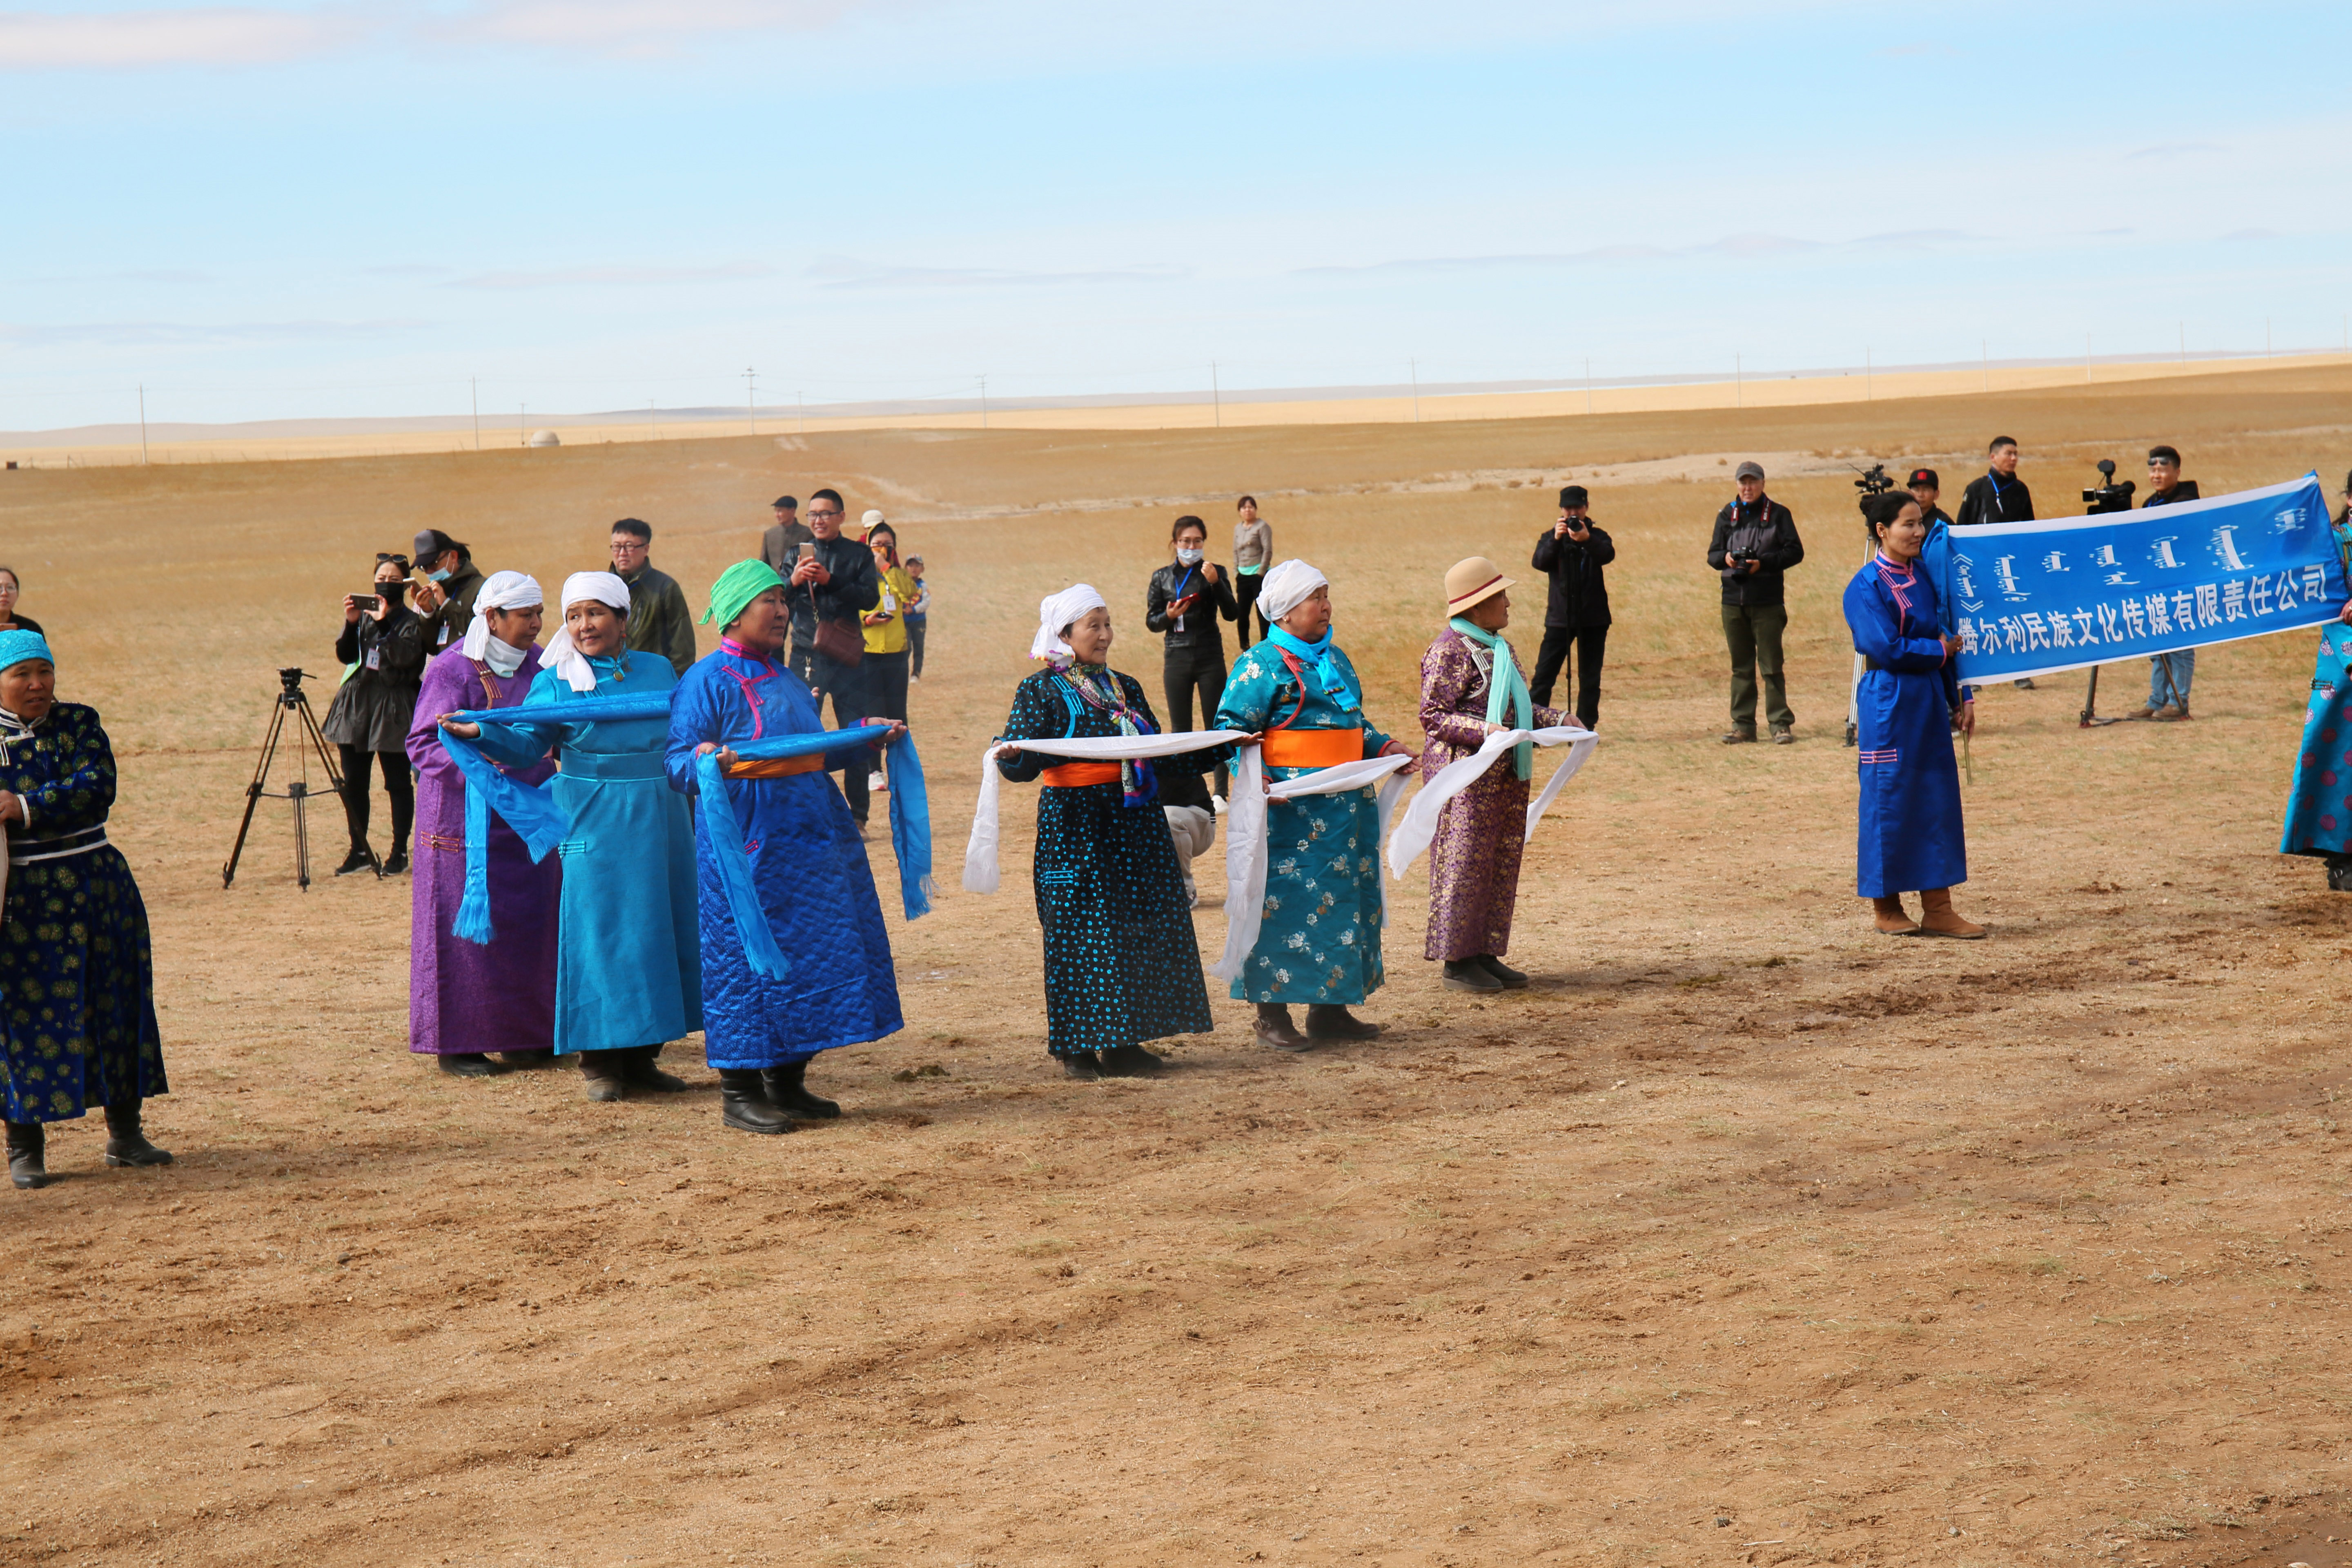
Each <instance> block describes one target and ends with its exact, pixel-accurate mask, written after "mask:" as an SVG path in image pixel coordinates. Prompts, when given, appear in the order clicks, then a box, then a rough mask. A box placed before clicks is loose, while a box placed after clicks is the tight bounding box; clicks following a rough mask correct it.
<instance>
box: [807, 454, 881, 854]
mask: <svg viewBox="0 0 2352 1568" xmlns="http://www.w3.org/2000/svg"><path fill="white" fill-rule="evenodd" d="M845 515H846V510H845V508H844V507H843V506H842V503H841V492H840V491H838V490H830V489H827V490H819V491H817V492H816V493H815V494H814V495H812V496H810V497H809V505H808V519H807V521H808V531H809V535H810V542H812V543H813V544H814V551H813V552H811V553H810V554H809V555H808V556H807V557H806V558H805V559H800V558H795V559H794V561H793V569H792V573H791V574H790V575H789V576H787V577H786V578H785V582H786V584H787V585H788V586H787V592H786V595H785V596H786V598H787V599H788V600H789V601H790V603H791V605H792V610H793V674H795V675H797V676H799V677H800V678H801V679H803V680H805V681H807V682H808V685H809V690H810V692H811V693H812V694H814V696H815V698H816V706H817V711H818V712H819V713H823V712H824V700H825V698H826V697H827V696H828V695H830V696H831V697H832V699H833V723H834V728H835V729H837V730H847V729H852V728H854V727H856V725H859V724H862V723H864V722H865V721H866V681H865V678H864V674H863V672H862V670H861V669H860V668H859V667H860V665H861V664H862V663H863V661H864V659H865V657H866V611H868V610H871V609H873V608H874V607H875V606H876V605H879V604H880V603H881V602H882V579H881V577H880V576H879V575H878V574H877V573H876V572H875V570H874V552H872V551H871V550H868V549H867V548H866V546H865V545H863V544H860V543H859V542H857V541H856V540H854V539H844V538H843V537H842V536H841V520H842V518H843V517H844V516H845ZM820 624H822V625H823V626H824V644H825V645H826V646H820V645H819V642H818V626H819V625H820ZM827 646H829V647H832V648H834V649H837V650H839V653H840V654H841V655H843V656H845V657H835V654H834V653H831V652H827V651H826V647H827ZM853 650H854V651H853ZM841 793H842V795H843V796H844V797H845V798H846V799H847V800H848V802H849V815H850V816H854V817H856V819H857V826H860V827H863V826H866V805H867V801H868V799H869V798H870V797H869V796H868V795H867V793H866V770H865V769H864V768H862V767H853V768H849V769H846V770H845V771H844V772H843V773H842V778H841Z"/></svg>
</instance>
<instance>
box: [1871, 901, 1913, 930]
mask: <svg viewBox="0 0 2352 1568" xmlns="http://www.w3.org/2000/svg"><path fill="white" fill-rule="evenodd" d="M1870 907H1871V910H1873V911H1874V923H1875V924H1876V925H1877V927H1878V931H1879V934H1880V935H1882V936H1917V935H1918V934H1919V922H1918V921H1915V920H1913V919H1912V918H1911V917H1910V916H1909V915H1906V914H1905V913H1904V912H1903V900H1902V899H1901V898H1900V897H1896V898H1891V899H1873V900H1870Z"/></svg>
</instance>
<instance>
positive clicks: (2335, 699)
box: [2279, 474, 2352, 893]
mask: <svg viewBox="0 0 2352 1568" xmlns="http://www.w3.org/2000/svg"><path fill="white" fill-rule="evenodd" d="M2334 526H2335V530H2336V552H2337V553H2338V554H2339V555H2341V556H2343V557H2344V559H2345V563H2346V567H2345V570H2346V575H2347V577H2352V474H2347V475H2346V476H2345V477H2344V506H2343V508H2342V509H2341V510H2338V511H2337V512H2336V521H2335V525H2334ZM2343 622H2344V623H2347V624H2339V625H2336V626H2323V627H2322V628H2320V633H2319V661H2318V663H2317V664H2316V665H2315V667H2314V668H2313V669H2312V672H2311V706H2310V709H2309V711H2308V713H2307V714H2306V716H2305V720H2304V725H2303V750H2302V752H2300V753H2298V754H2297V756H2296V758H2295V764H2294V789H2293V790H2292V791H2291V792H2290V793H2289V794H2288V795H2287V798H2286V829H2285V831H2284V833H2282V834H2281V835H2280V836H2279V853H2280V854H2282V855H2316V856H2318V857H2320V858H2323V859H2325V860H2326V862H2327V886H2328V889H2329V890H2330V891H2332V892H2337V893H2352V712H2347V706H2352V604H2347V605H2345V606H2344V614H2343Z"/></svg>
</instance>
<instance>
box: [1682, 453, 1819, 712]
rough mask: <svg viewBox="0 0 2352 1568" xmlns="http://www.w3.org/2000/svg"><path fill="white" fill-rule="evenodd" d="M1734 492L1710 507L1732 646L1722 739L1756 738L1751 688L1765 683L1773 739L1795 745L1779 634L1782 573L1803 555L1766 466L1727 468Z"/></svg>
mask: <svg viewBox="0 0 2352 1568" xmlns="http://www.w3.org/2000/svg"><path fill="white" fill-rule="evenodd" d="M1733 478H1735V479H1737V480H1738V483H1739V494H1738V498H1737V499H1735V500H1731V501H1730V502H1728V503H1727V504H1726V505H1725V507H1724V509H1723V510H1721V511H1719V512H1717V513H1716V514H1715V534H1714V536H1713V538H1711V539H1710V540H1709V541H1708V542H1707V547H1706V563H1707V564H1708V565H1709V566H1711V567H1713V568H1714V569H1715V572H1716V574H1717V576H1718V577H1720V578H1721V579H1722V580H1723V641H1724V646H1725V647H1727V648H1728V649H1729V650H1730V653H1731V729H1730V731H1729V732H1728V733H1727V734H1726V735H1725V736H1724V737H1723V743H1724V744H1725V745H1727V746H1737V745H1743V744H1745V743H1747V742H1751V741H1753V740H1755V739H1756V687H1757V684H1758V682H1759V681H1761V682H1762V684H1763V687H1764V716H1765V718H1766V720H1767V721H1769V722H1770V724H1771V726H1772V743H1773V744H1774V745H1776V746H1786V745H1790V744H1793V743H1794V742H1795V741H1796V739H1797V736H1796V725H1797V716H1796V715H1795V714H1794V713H1791V712H1790V710H1789V683H1788V679H1787V678H1786V677H1785V676H1784V675H1783V674H1782V669H1781V662H1780V634H1781V633H1782V632H1784V631H1786V630H1787V629H1788V626H1789V609H1788V604H1787V600H1786V594H1785V589H1784V587H1783V585H1782V583H1781V574H1782V573H1784V572H1786V571H1788V570H1789V568H1790V567H1791V566H1794V565H1796V564H1797V563H1799V562H1801V561H1802V560H1803V559H1804V558H1805V546H1804V543H1803V542H1802V541H1801V540H1800V539H1798V537H1797V520H1796V518H1795V517H1794V516H1793V515H1792V514H1791V513H1790V510H1789V509H1788V508H1787V507H1785V506H1782V505H1781V504H1780V502H1779V501H1776V500H1772V499H1771V498H1770V497H1769V496H1767V495H1766V494H1765V493H1764V470H1763V468H1761V467H1760V466H1759V465H1757V464H1755V463H1742V464H1740V465H1739V467H1738V468H1737V469H1735V470H1733Z"/></svg>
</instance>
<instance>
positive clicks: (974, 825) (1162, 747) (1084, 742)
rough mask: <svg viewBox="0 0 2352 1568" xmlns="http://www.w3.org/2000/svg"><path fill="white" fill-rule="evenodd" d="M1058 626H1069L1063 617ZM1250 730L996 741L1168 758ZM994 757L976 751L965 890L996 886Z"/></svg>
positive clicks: (1083, 753) (1112, 757)
mask: <svg viewBox="0 0 2352 1568" xmlns="http://www.w3.org/2000/svg"><path fill="white" fill-rule="evenodd" d="M1089 608H1091V606H1089ZM1078 613H1079V614H1080V615H1084V614H1085V613H1086V612H1085V611H1084V610H1081V611H1079V612H1078ZM1062 624H1063V625H1064V626H1067V625H1069V623H1068V622H1067V621H1065V622H1063V623H1062ZM1248 733H1249V731H1246V730H1185V731H1179V732H1178V733H1176V734H1173V735H1085V736H1078V737H1076V738H1073V739H1068V740H1061V739H1056V740H1048V741H1005V742H1000V744H1003V745H1007V746H1018V747H1020V748H1021V749H1022V750H1023V751H1024V752H1044V753H1045V755H1047V756H1049V757H1074V758H1077V759H1080V760H1083V761H1086V762H1090V763H1108V762H1118V761H1119V760H1121V759H1123V758H1127V757H1136V758H1151V757H1172V756H1176V755H1178V754H1179V753H1180V752H1197V751H1199V750H1201V749H1202V747H1204V746H1222V745H1224V744H1226V743H1227V742H1232V741H1239V740H1243V739H1244V738H1245V737H1246V736H1247V735H1248ZM995 757H996V747H995V746H991V747H989V748H988V750H987V751H985V752H982V753H981V754H980V804H979V805H978V806H977V807H975V808H974V809H973V811H972V814H971V842H970V843H969V844H967V845H966V846H965V847H964V852H963V889H964V891H965V892H967V893H992V892H994V891H996V888H997V880H998V879H997V866H996V839H997V831H996V828H997V796H998V794H999V791H1000V789H1001V787H1002V786H1003V782H1004V775H1003V773H998V772H997V771H996V762H995Z"/></svg>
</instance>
